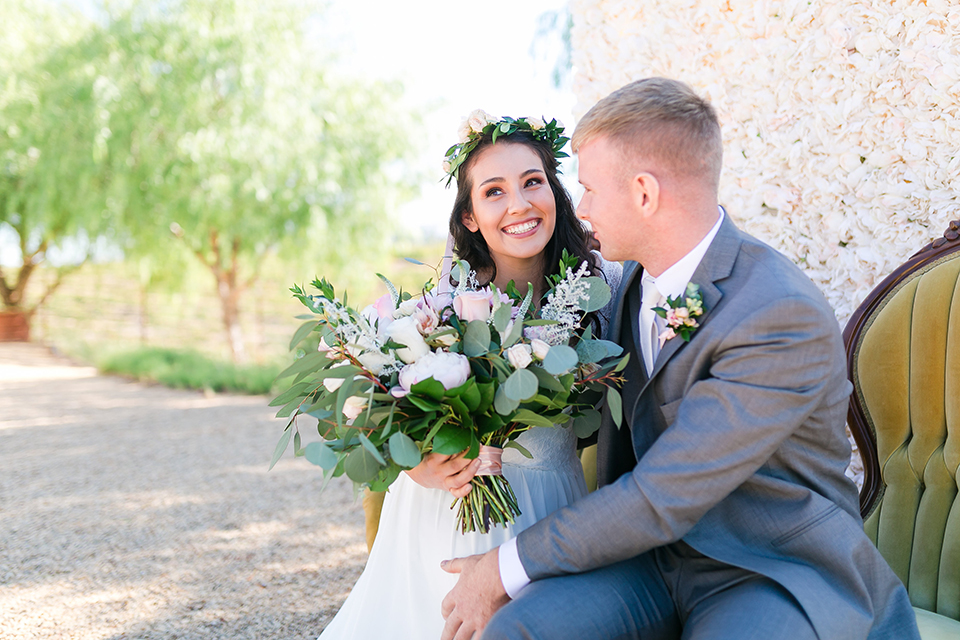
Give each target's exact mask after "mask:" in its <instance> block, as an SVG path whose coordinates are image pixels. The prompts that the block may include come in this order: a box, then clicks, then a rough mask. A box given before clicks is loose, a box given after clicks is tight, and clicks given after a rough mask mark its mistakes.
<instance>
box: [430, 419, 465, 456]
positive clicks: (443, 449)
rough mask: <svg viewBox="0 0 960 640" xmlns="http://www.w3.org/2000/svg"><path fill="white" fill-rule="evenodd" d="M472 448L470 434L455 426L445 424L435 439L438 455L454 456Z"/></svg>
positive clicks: (434, 448) (434, 446)
mask: <svg viewBox="0 0 960 640" xmlns="http://www.w3.org/2000/svg"><path fill="white" fill-rule="evenodd" d="M469 447H470V432H469V431H467V430H466V429H464V428H462V427H460V426H459V425H455V424H445V425H443V426H442V427H440V430H439V431H437V435H435V436H434V437H433V450H434V451H435V452H436V453H442V454H444V455H448V456H452V455H456V454H458V453H460V452H461V451H463V450H464V449H467V448H469Z"/></svg>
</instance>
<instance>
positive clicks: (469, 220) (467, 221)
mask: <svg viewBox="0 0 960 640" xmlns="http://www.w3.org/2000/svg"><path fill="white" fill-rule="evenodd" d="M460 222H462V223H463V226H465V227H466V228H467V229H469V230H470V232H471V233H476V232H477V230H478V229H479V228H480V226H479V225H478V224H477V221H476V220H474V219H473V214H472V213H469V212H466V211H465V212H464V213H463V215H461V216H460Z"/></svg>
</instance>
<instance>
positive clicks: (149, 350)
mask: <svg viewBox="0 0 960 640" xmlns="http://www.w3.org/2000/svg"><path fill="white" fill-rule="evenodd" d="M97 367H98V368H99V369H100V371H102V372H103V373H113V374H117V375H121V376H128V377H131V378H135V379H137V380H140V381H142V382H158V383H160V384H162V385H166V386H168V387H173V388H174V389H201V390H210V391H216V392H222V391H229V392H233V393H246V394H251V395H259V394H269V393H270V390H271V388H272V387H273V382H274V379H275V378H276V376H277V374H278V373H279V372H280V371H279V368H278V367H275V366H267V365H246V366H239V365H234V364H231V363H229V362H222V361H218V360H214V359H212V358H210V357H208V356H205V355H203V354H200V353H198V352H196V351H190V350H184V349H163V348H159V347H145V348H140V349H133V350H130V351H122V352H118V353H114V354H111V355H108V356H104V357H103V358H102V359H100V361H99V362H97Z"/></svg>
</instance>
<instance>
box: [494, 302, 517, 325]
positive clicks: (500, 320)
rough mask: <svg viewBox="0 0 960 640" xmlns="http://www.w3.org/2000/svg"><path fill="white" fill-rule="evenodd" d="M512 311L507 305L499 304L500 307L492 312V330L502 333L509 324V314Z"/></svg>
mask: <svg viewBox="0 0 960 640" xmlns="http://www.w3.org/2000/svg"><path fill="white" fill-rule="evenodd" d="M512 311H513V307H512V306H511V305H509V304H501V305H500V307H499V308H498V309H497V310H496V311H494V312H493V328H494V329H496V330H497V331H503V330H504V329H506V328H507V325H508V324H510V319H511V318H510V314H511V313H512Z"/></svg>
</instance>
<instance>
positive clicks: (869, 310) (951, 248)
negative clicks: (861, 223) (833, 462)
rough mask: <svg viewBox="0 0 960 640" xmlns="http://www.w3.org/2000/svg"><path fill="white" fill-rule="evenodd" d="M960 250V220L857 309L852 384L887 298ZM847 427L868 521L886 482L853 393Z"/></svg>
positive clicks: (850, 326)
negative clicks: (861, 347) (859, 354)
mask: <svg viewBox="0 0 960 640" xmlns="http://www.w3.org/2000/svg"><path fill="white" fill-rule="evenodd" d="M958 250H960V220H954V221H953V222H951V223H950V226H949V227H948V228H947V230H946V231H944V232H943V236H942V237H940V238H937V239H936V240H934V241H933V242H931V243H929V244H928V245H926V246H925V247H923V248H922V249H920V251H918V252H916V253H915V254H913V255H912V256H911V257H910V258H909V259H908V260H907V261H906V262H904V263H903V264H902V265H900V266H899V267H898V268H897V269H896V270H895V271H894V272H893V273H891V274H890V275H889V276H887V277H886V278H885V279H884V280H883V281H882V282H881V283H880V284H878V285H877V286H876V287H875V288H874V289H873V291H871V292H870V293H869V294H868V295H867V297H866V299H865V300H864V301H863V303H862V304H861V305H860V306H859V307H857V310H856V311H854V312H853V315H852V316H851V317H850V321H849V322H847V326H846V327H845V328H844V330H843V343H844V345H845V347H846V351H847V375H848V377H849V378H850V379H851V381H852V380H853V372H854V360H855V357H856V347H857V344H858V343H859V341H860V337H861V334H862V332H863V330H864V328H865V326H867V321H868V320H869V319H870V317H871V315H872V314H873V313H874V311H876V310H877V307H879V306H880V305H881V304H883V303H884V302H885V301H886V299H887V297H888V295H889V294H890V293H891V292H892V291H893V290H894V289H896V288H897V287H898V286H899V285H900V283H901V282H903V281H904V280H905V279H906V278H908V277H909V276H912V275H913V274H915V273H916V272H917V271H921V270H925V269H926V268H932V266H933V265H934V263H937V262H938V261H939V260H941V259H942V258H944V257H945V256H948V255H949V254H952V253H954V252H956V251H958ZM847 423H848V426H849V427H850V432H851V433H852V434H853V439H854V441H855V442H856V443H857V448H858V449H859V450H860V457H861V458H862V459H863V488H862V489H861V490H860V514H861V515H862V516H863V517H864V518H866V517H867V515H869V514H870V512H871V511H872V510H873V507H874V505H875V504H876V502H877V500H878V499H879V498H880V497H881V495H882V494H883V481H882V479H881V477H880V460H879V459H878V457H877V438H876V434H875V433H874V430H873V427H872V426H871V425H870V423H869V421H868V420H867V418H866V415H865V414H864V410H863V404H862V399H861V397H860V395H859V394H858V393H857V391H856V390H854V393H853V394H851V396H850V409H849V413H848V414H847Z"/></svg>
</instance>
